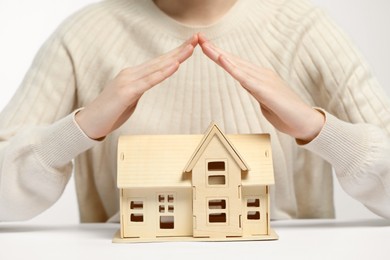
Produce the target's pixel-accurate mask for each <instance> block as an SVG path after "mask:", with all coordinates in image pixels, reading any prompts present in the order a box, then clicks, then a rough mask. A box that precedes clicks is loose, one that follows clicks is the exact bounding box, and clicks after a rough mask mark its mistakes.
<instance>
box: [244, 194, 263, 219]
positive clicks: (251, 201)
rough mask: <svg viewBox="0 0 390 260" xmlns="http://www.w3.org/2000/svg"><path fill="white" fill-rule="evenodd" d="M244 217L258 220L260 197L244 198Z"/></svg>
mask: <svg viewBox="0 0 390 260" xmlns="http://www.w3.org/2000/svg"><path fill="white" fill-rule="evenodd" d="M246 210H247V214H246V218H247V219H248V220H260V198H259V197H253V198H247V199H246Z"/></svg>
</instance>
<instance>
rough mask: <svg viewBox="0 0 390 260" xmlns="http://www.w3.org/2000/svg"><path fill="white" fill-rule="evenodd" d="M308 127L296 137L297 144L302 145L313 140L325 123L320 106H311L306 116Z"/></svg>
mask: <svg viewBox="0 0 390 260" xmlns="http://www.w3.org/2000/svg"><path fill="white" fill-rule="evenodd" d="M307 122H309V125H308V127H307V128H306V131H305V133H304V135H303V136H302V137H299V138H296V141H297V143H298V144H300V145H303V144H307V143H310V142H311V141H313V140H314V139H315V138H316V137H317V136H318V135H319V134H320V132H321V130H322V128H323V127H324V125H325V113H324V112H323V111H322V110H321V109H320V108H315V107H314V108H312V113H311V115H310V116H308V120H307Z"/></svg>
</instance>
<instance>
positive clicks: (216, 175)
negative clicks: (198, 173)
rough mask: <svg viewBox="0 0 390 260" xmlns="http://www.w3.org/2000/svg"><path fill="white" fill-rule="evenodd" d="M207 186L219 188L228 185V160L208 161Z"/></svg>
mask: <svg viewBox="0 0 390 260" xmlns="http://www.w3.org/2000/svg"><path fill="white" fill-rule="evenodd" d="M206 162H207V184H208V185H210V186H219V185H226V184H227V179H226V175H227V167H226V166H227V160H207V161H206Z"/></svg>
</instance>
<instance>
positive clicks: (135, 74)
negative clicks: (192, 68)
mask: <svg viewBox="0 0 390 260" xmlns="http://www.w3.org/2000/svg"><path fill="white" fill-rule="evenodd" d="M193 51H194V47H193V46H192V45H190V44H189V45H186V46H185V47H184V48H183V49H182V50H181V51H180V52H178V53H175V54H174V55H173V56H170V57H165V58H163V57H159V58H157V59H154V60H152V61H151V62H147V63H145V64H142V65H141V66H137V67H135V68H131V69H129V73H128V75H127V80H129V81H136V80H139V79H142V78H144V77H146V76H147V75H149V74H152V73H154V72H156V71H160V70H162V69H164V68H166V67H168V66H170V65H171V64H172V63H175V62H178V63H182V62H183V61H185V60H186V59H188V58H189V57H191V55H192V53H193Z"/></svg>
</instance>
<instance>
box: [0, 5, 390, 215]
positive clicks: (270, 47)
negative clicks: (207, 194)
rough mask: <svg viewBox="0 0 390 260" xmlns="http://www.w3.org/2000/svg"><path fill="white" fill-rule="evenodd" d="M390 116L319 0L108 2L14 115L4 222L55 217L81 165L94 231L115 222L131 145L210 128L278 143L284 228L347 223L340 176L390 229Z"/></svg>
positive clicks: (4, 148)
mask: <svg viewBox="0 0 390 260" xmlns="http://www.w3.org/2000/svg"><path fill="white" fill-rule="evenodd" d="M199 32H201V33H199ZM176 46H179V47H176ZM198 46H200V48H199V47H198ZM175 47H176V48H175ZM233 53H234V55H233ZM80 108H81V109H80ZM389 110H390V101H389V99H388V97H386V95H385V93H384V91H383V90H382V89H381V88H380V87H379V86H378V84H377V83H376V81H375V79H373V77H372V76H371V75H370V73H369V71H368V69H367V68H366V66H365V65H364V64H363V62H362V60H361V58H360V57H359V55H357V54H356V51H355V50H354V48H353V47H351V45H350V43H349V42H348V41H347V40H346V39H345V37H344V35H342V33H340V32H339V30H338V29H337V28H336V27H335V26H334V25H333V24H332V23H331V22H330V21H329V20H328V18H327V17H326V16H325V15H324V14H323V13H322V12H320V11H319V10H317V9H315V8H313V7H312V6H311V5H310V4H309V3H308V2H307V1H305V0H294V1H273V0H263V1H255V0H239V1H235V0H232V1H215V0H214V1H210V0H203V1H200V0H199V1H179V0H170V1H168V0H162V1H155V2H152V1H151V0H147V1H146V0H145V1H135V0H108V1H103V2H101V3H98V4H95V5H91V6H89V7H87V8H85V9H83V10H81V11H80V12H78V13H77V14H75V15H74V16H72V17H71V18H69V19H68V20H67V21H65V22H64V23H63V24H62V26H60V28H59V29H58V30H57V31H56V32H55V33H54V35H53V36H52V37H51V38H50V39H49V40H48V41H47V42H46V44H45V45H44V46H43V47H42V49H41V50H40V52H39V53H38V55H37V58H36V60H35V62H34V64H33V65H32V67H31V69H30V71H29V72H28V74H27V76H26V78H25V80H24V82H23V84H22V86H21V87H20V88H19V90H18V92H17V93H16V94H15V96H14V98H13V99H12V100H11V102H10V104H9V105H8V106H7V107H6V109H5V110H4V111H3V112H2V114H1V115H0V125H1V130H0V138H1V140H2V142H1V146H0V154H1V156H0V158H1V159H0V160H1V165H2V170H1V175H0V176H1V177H0V184H1V188H0V220H3V221H4V220H18V219H27V218H30V217H32V216H35V215H37V214H39V213H40V212H41V211H43V210H44V209H46V208H48V207H49V206H50V205H52V204H53V203H54V202H55V201H56V200H57V199H58V197H59V196H60V195H61V193H62V191H63V189H64V187H65V185H66V183H67V181H68V179H69V177H70V174H71V170H72V164H71V160H72V159H73V158H75V178H76V188H77V193H78V199H79V206H80V214H81V221H83V222H88V221H106V220H108V219H110V218H113V217H114V216H115V213H116V212H117V211H118V201H117V200H118V197H117V190H116V185H115V184H116V183H115V175H116V170H115V166H116V165H115V164H116V142H117V138H118V136H119V135H121V134H139V133H142V134H167V133H183V134H189V133H202V132H203V131H204V130H205V129H206V127H207V126H208V125H209V123H210V121H215V122H217V123H218V125H219V126H221V128H223V130H224V131H225V132H226V133H251V132H268V133H270V134H271V136H272V143H273V157H274V161H275V178H276V185H275V187H274V189H273V190H272V199H273V206H274V207H273V209H272V215H271V216H272V218H274V219H282V218H302V217H310V218H314V217H322V218H324V217H333V216H334V210H333V200H332V175H331V166H333V167H334V168H335V171H336V174H337V177H338V179H339V181H340V183H341V185H342V186H343V188H344V189H345V190H346V192H348V193H349V194H351V195H352V196H353V197H354V198H356V199H357V200H359V201H360V202H362V203H363V204H364V205H366V206H367V207H368V208H369V209H370V210H372V211H373V212H374V213H376V214H378V215H380V216H383V217H386V218H389V217H390V203H389V199H390V198H389V194H388V191H386V187H388V186H389V182H390V179H389V176H390V163H389V162H388V160H387V157H388V155H389V154H390V137H389V133H390V113H389V112H390V111H389Z"/></svg>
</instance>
